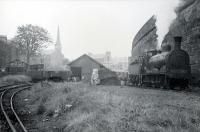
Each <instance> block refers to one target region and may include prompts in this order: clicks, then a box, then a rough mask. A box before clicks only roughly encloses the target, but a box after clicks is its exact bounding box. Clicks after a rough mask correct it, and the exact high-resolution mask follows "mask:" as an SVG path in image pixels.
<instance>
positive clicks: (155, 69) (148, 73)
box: [129, 36, 191, 89]
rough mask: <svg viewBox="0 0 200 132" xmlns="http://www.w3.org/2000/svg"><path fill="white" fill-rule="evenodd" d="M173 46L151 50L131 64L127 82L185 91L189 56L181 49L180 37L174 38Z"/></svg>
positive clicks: (188, 75) (188, 74)
mask: <svg viewBox="0 0 200 132" xmlns="http://www.w3.org/2000/svg"><path fill="white" fill-rule="evenodd" d="M174 42H175V46H174V49H173V50H171V47H170V46H169V45H167V46H166V47H162V51H157V50H151V51H147V52H145V53H144V54H142V55H140V56H139V57H138V59H136V60H135V61H133V62H131V63H130V64H129V65H130V68H129V81H130V82H131V84H133V85H145V86H153V87H163V88H170V89H174V88H175V87H176V86H178V87H180V88H181V89H186V88H187V87H188V85H189V81H190V76H191V67H190V59H189V55H188V53H187V52H186V51H184V50H182V49H181V42H182V37H180V36H176V37H174Z"/></svg>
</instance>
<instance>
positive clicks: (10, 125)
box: [0, 84, 31, 132]
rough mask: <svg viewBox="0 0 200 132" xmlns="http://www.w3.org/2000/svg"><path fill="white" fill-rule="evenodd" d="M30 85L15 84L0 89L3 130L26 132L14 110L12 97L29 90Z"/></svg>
mask: <svg viewBox="0 0 200 132" xmlns="http://www.w3.org/2000/svg"><path fill="white" fill-rule="evenodd" d="M30 87H31V85H30V84H15V85H7V86H2V87H0V107H1V120H2V118H3V120H4V122H6V123H5V124H4V125H5V126H6V127H5V130H4V131H9V132H10V131H11V132H27V129H26V128H25V126H24V125H23V123H22V121H21V120H20V118H19V116H18V115H17V113H16V111H15V109H14V103H13V101H14V97H15V95H16V94H17V93H19V92H21V91H23V90H26V89H28V88H30Z"/></svg>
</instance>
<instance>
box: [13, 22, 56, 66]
mask: <svg viewBox="0 0 200 132" xmlns="http://www.w3.org/2000/svg"><path fill="white" fill-rule="evenodd" d="M13 41H14V43H15V44H17V47H18V48H19V49H20V52H21V54H23V55H25V56H26V62H27V64H29V63H30V57H31V56H33V55H35V54H37V53H39V52H40V50H41V49H42V48H44V47H47V46H48V44H50V43H51V42H52V41H51V39H50V37H49V33H48V31H47V30H46V29H44V28H42V27H39V26H33V25H31V24H28V25H22V26H19V27H18V28H17V35H16V36H15V37H14V39H13Z"/></svg>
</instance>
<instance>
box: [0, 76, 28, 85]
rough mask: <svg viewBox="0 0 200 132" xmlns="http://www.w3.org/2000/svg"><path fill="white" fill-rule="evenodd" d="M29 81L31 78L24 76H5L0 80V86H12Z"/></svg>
mask: <svg viewBox="0 0 200 132" xmlns="http://www.w3.org/2000/svg"><path fill="white" fill-rule="evenodd" d="M29 81H31V78H30V77H28V76H25V75H7V76H5V77H2V78H0V84H4V83H5V84H12V83H20V82H29Z"/></svg>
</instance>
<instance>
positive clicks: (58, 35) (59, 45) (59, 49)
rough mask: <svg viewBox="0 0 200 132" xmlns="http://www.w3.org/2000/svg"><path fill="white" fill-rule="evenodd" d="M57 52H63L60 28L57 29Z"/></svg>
mask: <svg viewBox="0 0 200 132" xmlns="http://www.w3.org/2000/svg"><path fill="white" fill-rule="evenodd" d="M55 48H56V50H58V51H60V52H61V48H62V47H61V42H60V30H59V26H58V29H57V40H56V45H55Z"/></svg>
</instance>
